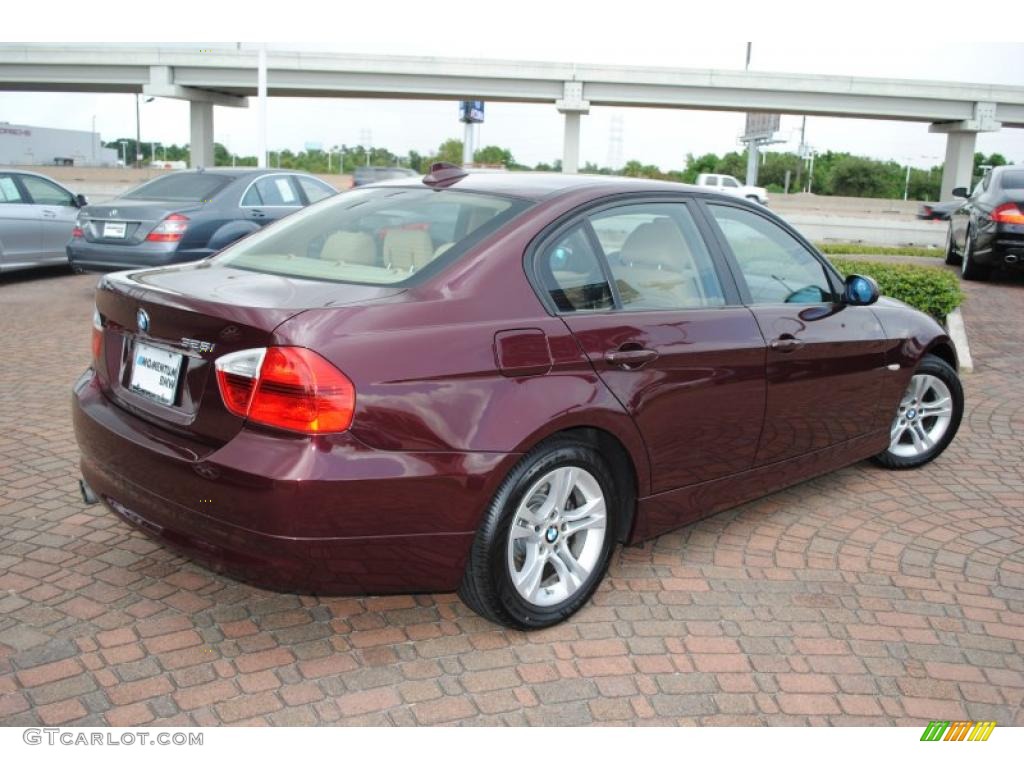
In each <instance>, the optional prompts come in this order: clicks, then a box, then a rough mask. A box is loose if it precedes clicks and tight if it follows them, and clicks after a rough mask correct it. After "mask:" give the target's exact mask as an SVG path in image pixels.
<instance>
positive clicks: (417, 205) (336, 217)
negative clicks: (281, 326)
mask: <svg viewBox="0 0 1024 768" xmlns="http://www.w3.org/2000/svg"><path fill="white" fill-rule="evenodd" d="M527 206H528V203H527V202H525V201H522V200H513V199H508V198H503V197H496V196H491V195H482V194H473V193H466V192H458V191H455V190H433V189H423V188H415V189H412V188H410V189H406V188H400V187H399V188H396V187H391V188H376V189H365V190H357V191H354V192H346V193H345V194H342V195H336V196H335V197H334V198H332V200H331V201H330V202H325V203H324V204H323V205H321V206H316V207H311V208H306V209H305V210H303V211H300V212H298V213H295V214H293V215H291V216H289V217H288V218H287V219H284V220H283V221H281V222H280V223H277V224H274V225H272V226H270V227H268V228H266V229H264V230H262V231H261V232H257V233H256V234H253V235H251V236H249V237H247V238H246V239H245V240H242V241H240V242H239V243H238V244H237V245H234V246H231V247H229V248H228V249H227V250H226V251H224V252H223V253H222V254H221V255H220V256H217V257H215V258H214V262H215V263H217V264H220V265H222V266H231V267H236V268H239V269H249V270H254V271H258V272H266V273H270V274H276V275H287V276H291V277H305V278H310V279H315V280H336V281H340V282H353V283H367V284H371V285H390V284H394V283H402V282H405V281H408V280H410V279H413V278H415V276H416V275H417V274H419V273H420V272H422V271H423V270H424V269H425V268H427V267H429V266H430V265H432V264H433V263H434V262H436V261H439V260H442V259H443V260H449V259H453V258H456V257H457V256H458V255H459V254H461V253H463V252H465V251H466V250H467V249H468V248H469V247H471V246H472V245H474V244H475V243H477V242H479V241H480V240H481V239H482V238H483V237H485V236H487V235H488V234H490V233H491V232H493V231H494V230H496V229H497V228H498V227H500V226H501V225H502V224H504V223H505V222H506V221H509V220H510V219H511V218H512V217H513V216H515V215H516V214H518V213H520V212H521V211H523V210H525V209H526V207H527Z"/></svg>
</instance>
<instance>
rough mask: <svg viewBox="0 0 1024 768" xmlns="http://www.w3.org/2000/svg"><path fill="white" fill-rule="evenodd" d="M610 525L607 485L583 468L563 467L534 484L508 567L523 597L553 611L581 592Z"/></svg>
mask: <svg viewBox="0 0 1024 768" xmlns="http://www.w3.org/2000/svg"><path fill="white" fill-rule="evenodd" d="M607 519H608V515H607V509H606V504H605V498H604V493H603V492H602V491H601V485H600V483H598V481H597V479H596V478H595V477H594V476H593V475H591V474H590V473H589V472H588V471H587V470H585V469H583V468H581V467H578V466H566V467H559V468H558V469H554V470H552V471H551V472H548V473H547V474H546V475H544V476H543V477H541V478H540V479H539V480H538V481H537V482H536V483H534V484H533V485H532V486H531V487H530V489H529V490H528V491H527V492H526V494H525V495H524V496H523V501H522V502H521V503H520V504H519V507H518V508H517V509H516V514H515V517H514V518H513V520H512V525H511V527H510V528H509V535H508V553H507V558H506V559H507V567H508V572H509V576H510V577H511V580H512V584H513V585H514V586H515V588H516V591H517V592H518V593H519V595H520V597H522V598H523V599H524V600H526V601H527V602H528V603H530V604H532V605H536V606H551V605H557V604H558V603H561V602H563V601H565V600H567V599H569V598H570V597H572V596H573V595H575V594H576V593H577V592H579V591H580V589H582V588H583V587H584V585H585V584H586V583H587V582H588V581H589V577H590V576H591V574H592V573H593V571H594V569H595V568H596V567H597V565H598V563H599V561H600V558H601V551H602V548H603V546H604V538H605V535H606V533H607Z"/></svg>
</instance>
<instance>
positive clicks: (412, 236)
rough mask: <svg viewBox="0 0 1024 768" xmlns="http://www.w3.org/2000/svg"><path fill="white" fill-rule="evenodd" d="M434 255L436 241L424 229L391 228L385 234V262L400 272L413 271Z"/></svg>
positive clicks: (428, 261)
mask: <svg viewBox="0 0 1024 768" xmlns="http://www.w3.org/2000/svg"><path fill="white" fill-rule="evenodd" d="M433 257H434V243H433V241H432V240H431V239H430V233H429V232H427V231H426V230H423V229H391V230H388V233H387V234H386V235H385V236H384V263H385V264H386V265H390V266H391V267H392V268H393V269H397V270H398V271H400V272H413V271H415V270H417V269H419V268H420V267H422V266H424V265H425V264H428V263H430V261H431V259H433Z"/></svg>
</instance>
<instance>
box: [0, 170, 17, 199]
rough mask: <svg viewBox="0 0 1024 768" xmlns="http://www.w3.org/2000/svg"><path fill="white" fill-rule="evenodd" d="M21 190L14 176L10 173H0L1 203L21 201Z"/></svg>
mask: <svg viewBox="0 0 1024 768" xmlns="http://www.w3.org/2000/svg"><path fill="white" fill-rule="evenodd" d="M20 202H22V199H21V192H20V191H19V190H18V185H17V184H15V183H14V178H13V177H12V176H9V175H0V203H20Z"/></svg>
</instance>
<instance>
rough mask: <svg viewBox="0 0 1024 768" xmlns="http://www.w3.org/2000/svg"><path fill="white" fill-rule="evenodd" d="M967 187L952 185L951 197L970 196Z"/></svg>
mask: <svg viewBox="0 0 1024 768" xmlns="http://www.w3.org/2000/svg"><path fill="white" fill-rule="evenodd" d="M970 196H971V194H970V192H968V191H967V187H953V197H970Z"/></svg>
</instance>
